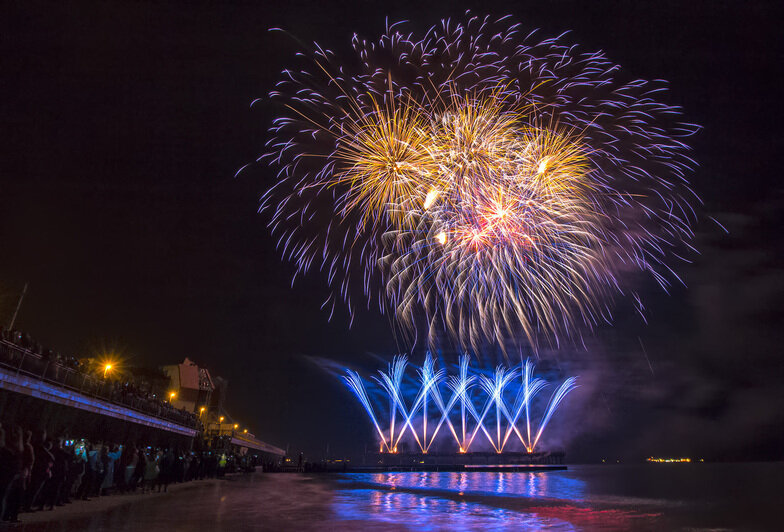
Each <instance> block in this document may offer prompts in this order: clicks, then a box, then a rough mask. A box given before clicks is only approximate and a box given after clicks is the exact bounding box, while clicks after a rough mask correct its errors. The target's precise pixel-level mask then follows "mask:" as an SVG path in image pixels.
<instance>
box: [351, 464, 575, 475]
mask: <svg viewBox="0 0 784 532" xmlns="http://www.w3.org/2000/svg"><path fill="white" fill-rule="evenodd" d="M566 469H567V467H566V466H565V465H562V464H561V465H550V464H476V465H473V464H444V465H434V464H411V465H408V466H402V465H397V466H394V465H389V466H359V467H349V468H347V469H345V470H344V471H345V472H347V473H402V472H413V471H431V472H443V473H536V472H543V471H566Z"/></svg>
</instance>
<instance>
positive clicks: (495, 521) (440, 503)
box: [333, 489, 575, 531]
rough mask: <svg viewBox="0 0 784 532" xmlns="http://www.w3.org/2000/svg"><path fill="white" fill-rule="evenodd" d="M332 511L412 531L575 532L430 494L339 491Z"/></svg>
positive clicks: (557, 522)
mask: <svg viewBox="0 0 784 532" xmlns="http://www.w3.org/2000/svg"><path fill="white" fill-rule="evenodd" d="M333 510H334V511H335V513H336V514H337V516H338V517H339V518H340V519H341V520H344V521H365V522H367V521H372V522H376V523H378V524H379V525H386V526H390V527H392V526H395V527H399V528H407V529H413V530H479V529H485V530H498V529H501V528H507V529H514V530H541V529H544V528H546V529H548V530H556V531H572V530H575V528H574V527H573V526H572V525H571V524H570V523H568V522H566V521H563V520H561V519H558V518H554V517H544V516H538V515H536V514H534V513H528V512H516V511H511V510H506V509H503V508H493V507H491V506H486V505H483V504H477V503H469V502H465V501H454V500H449V499H442V498H438V497H431V496H429V495H421V494H413V493H405V492H395V491H379V490H374V489H355V490H343V491H339V492H338V493H337V494H336V498H335V501H334V503H333Z"/></svg>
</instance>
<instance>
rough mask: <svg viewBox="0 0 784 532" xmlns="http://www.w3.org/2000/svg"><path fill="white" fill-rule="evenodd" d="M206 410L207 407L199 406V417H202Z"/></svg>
mask: <svg viewBox="0 0 784 532" xmlns="http://www.w3.org/2000/svg"><path fill="white" fill-rule="evenodd" d="M205 410H207V407H204V406H203V407H201V408H199V417H201V415H202V414H203V413H204V411H205Z"/></svg>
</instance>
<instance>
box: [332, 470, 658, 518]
mask: <svg viewBox="0 0 784 532" xmlns="http://www.w3.org/2000/svg"><path fill="white" fill-rule="evenodd" d="M339 483H340V484H341V485H342V487H343V489H339V490H338V491H337V492H336V495H337V498H336V500H335V503H334V505H333V509H334V511H335V512H336V517H337V519H339V520H347V521H361V520H370V521H374V522H378V523H380V524H382V523H386V524H388V523H396V524H397V525H398V526H405V528H410V529H415V530H441V529H450V530H473V529H480V528H488V527H489V528H491V529H493V530H495V529H499V528H503V529H514V530H540V529H543V528H546V529H549V530H573V529H574V528H575V527H577V528H579V529H582V528H584V527H589V528H592V529H594V528H596V529H604V530H627V529H629V528H636V527H638V526H647V525H649V524H650V521H651V519H654V520H655V519H656V518H657V517H658V514H655V513H642V512H638V511H635V510H633V509H630V508H624V509H617V508H598V507H592V505H589V504H587V503H586V491H587V485H586V482H585V480H582V479H580V478H575V477H574V476H573V475H570V474H568V472H546V473H545V472H538V473H533V472H531V473H527V472H462V473H457V472H455V473H435V472H410V473H354V474H347V475H343V476H342V477H341V479H340V480H339Z"/></svg>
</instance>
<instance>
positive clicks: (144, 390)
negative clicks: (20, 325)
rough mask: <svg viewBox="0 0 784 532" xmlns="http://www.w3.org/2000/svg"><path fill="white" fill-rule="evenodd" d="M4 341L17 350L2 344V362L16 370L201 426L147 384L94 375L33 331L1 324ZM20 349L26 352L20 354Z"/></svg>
mask: <svg viewBox="0 0 784 532" xmlns="http://www.w3.org/2000/svg"><path fill="white" fill-rule="evenodd" d="M0 340H2V341H3V342H6V343H9V344H13V345H14V346H15V347H16V349H8V348H7V346H6V345H0V363H3V364H6V365H7V366H9V367H11V368H12V369H14V370H22V371H24V372H25V373H28V374H32V375H35V376H38V377H41V378H42V379H44V380H49V381H53V382H56V383H57V384H60V385H62V386H66V387H69V388H73V389H76V390H78V391H79V392H81V393H84V394H86V395H91V396H94V397H99V398H101V399H106V400H108V401H111V402H114V403H118V404H122V405H124V406H128V407H130V408H133V409H135V410H139V411H141V412H144V413H147V414H150V415H153V416H157V417H162V418H165V419H168V420H170V421H174V422H175V423H179V424H182V425H185V426H188V427H191V428H196V429H199V428H201V424H200V420H199V416H198V415H196V414H195V413H193V412H188V411H186V410H184V409H177V408H175V407H174V406H173V405H172V404H171V403H170V402H169V401H167V400H166V398H165V397H160V396H159V395H158V394H156V393H154V391H152V390H151V386H147V387H143V386H139V384H138V383H137V382H136V381H135V379H133V378H121V379H105V378H103V379H102V378H100V377H99V376H96V375H94V374H91V372H90V368H89V367H88V365H87V364H85V363H83V362H81V361H80V360H79V359H77V358H76V357H73V356H64V355H61V354H60V353H58V352H55V351H53V350H51V349H47V348H45V347H43V346H42V345H41V344H39V343H37V342H35V341H34V340H33V339H32V338H31V337H30V335H29V334H26V333H22V332H21V331H16V330H7V329H5V328H3V327H2V326H0ZM19 352H24V356H20V355H19Z"/></svg>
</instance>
